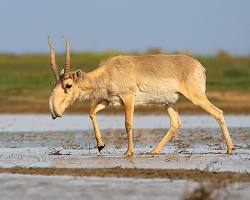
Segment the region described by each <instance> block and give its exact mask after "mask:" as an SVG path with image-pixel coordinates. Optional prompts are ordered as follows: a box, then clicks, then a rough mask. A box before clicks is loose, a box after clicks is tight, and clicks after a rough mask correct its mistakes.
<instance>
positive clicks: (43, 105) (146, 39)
mask: <svg viewBox="0 0 250 200" xmlns="http://www.w3.org/2000/svg"><path fill="white" fill-rule="evenodd" d="M249 7H250V2H249V1H247V0H242V1H240V3H239V2H237V1H233V0H220V1H216V0H210V1H199V0H189V1H180V0H176V1H166V0H158V1H143V0H133V1H132V0H127V1H117V0H106V1H97V0H91V1H80V0H74V1H66V0H60V1H59V0H54V1H50V0H43V1H32V0H24V1H17V0H1V4H0V11H1V12H0V24H1V32H0V33H1V34H0V35H1V37H0V113H48V112H49V109H48V97H49V94H50V91H51V89H52V88H53V82H54V81H53V75H52V73H51V71H50V68H49V54H48V53H49V49H48V45H47V37H48V35H50V36H51V37H52V39H53V42H54V46H55V49H56V53H57V57H56V59H57V65H58V66H61V67H62V66H63V64H64V59H65V57H64V43H63V40H62V35H64V36H66V37H67V38H68V39H69V41H70V46H71V52H72V55H71V62H72V66H73V67H74V69H77V68H81V69H82V70H84V71H90V70H92V69H94V68H96V67H97V66H98V63H99V62H100V61H102V60H105V59H107V58H108V57H111V56H115V55H119V54H139V55H143V54H158V53H166V54H179V53H181V54H187V55H191V56H193V57H194V58H197V59H198V60H199V61H200V62H201V63H202V64H203V66H204V67H205V68H206V74H207V95H208V97H209V98H210V100H211V101H212V102H213V103H214V104H215V105H217V106H218V107H220V108H222V109H223V110H224V111H225V112H226V113H249V112H250V104H249V102H250V93H249V91H250V39H249V36H250V12H249ZM178 109H179V110H180V111H181V112H188V113H194V112H195V113H196V112H200V110H199V109H197V108H194V107H193V106H192V105H191V103H189V102H188V101H187V100H186V99H184V98H181V99H180V103H179V104H178ZM86 110H87V107H86V105H84V104H83V103H81V104H79V103H76V104H75V105H74V106H73V107H72V108H70V109H68V112H85V111H86ZM112 111H113V112H115V111H116V110H114V109H112ZM137 111H138V112H146V111H148V112H158V111H159V112H160V111H161V109H159V108H138V109H137Z"/></svg>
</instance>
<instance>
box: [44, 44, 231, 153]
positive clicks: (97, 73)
mask: <svg viewBox="0 0 250 200" xmlns="http://www.w3.org/2000/svg"><path fill="white" fill-rule="evenodd" d="M48 42H49V47H50V66H51V69H52V72H53V73H54V76H55V79H56V83H55V87H54V89H53V91H52V94H51V96H50V98H49V107H50V111H51V115H52V117H53V119H55V118H56V117H61V116H62V114H63V112H64V111H65V109H66V108H67V107H68V106H69V105H71V104H72V103H73V102H74V101H76V100H85V101H90V102H91V108H90V112H89V115H90V118H91V120H92V123H93V128H94V132H95V139H96V142H97V147H98V150H99V151H101V150H102V149H103V148H104V146H105V145H104V143H103V141H102V137H101V133H100V131H99V128H98V125H97V121H96V113H97V112H98V111H100V110H102V109H104V108H105V107H107V106H108V105H124V108H125V109H124V110H125V127H126V131H127V137H128V148H127V151H126V155H132V154H133V140H132V125H133V114H134V106H135V105H148V104H162V105H163V106H165V107H166V110H167V112H168V115H169V118H170V128H169V130H168V131H167V133H166V134H165V136H164V137H163V138H162V140H161V141H160V143H159V144H158V145H157V146H156V147H155V148H154V149H153V150H152V151H151V153H152V154H156V153H159V152H160V150H161V149H162V147H163V146H164V145H165V144H166V143H167V142H168V141H169V140H170V139H171V137H172V136H173V135H174V133H175V132H176V129H177V128H179V127H180V126H181V121H180V119H179V116H178V113H177V111H176V109H175V107H174V104H175V103H176V101H177V99H178V96H179V94H182V95H184V96H185V97H187V98H188V99H189V100H190V101H191V102H192V103H193V104H195V105H197V106H200V107H201V108H203V109H204V110H205V111H207V112H208V113H210V114H211V115H212V116H213V117H214V118H215V119H216V121H217V122H218V124H219V125H220V127H221V130H222V132H223V135H224V138H225V141H226V145H227V153H229V154H230V153H232V151H233V143H232V140H231V137H230V135H229V132H228V129H227V127H226V124H225V120H224V116H223V112H222V111H221V110H220V109H218V108H216V107H215V106H214V105H213V104H212V103H210V102H209V100H208V99H207V97H206V94H205V90H206V86H205V82H206V76H205V69H204V67H203V66H202V65H201V64H200V63H199V62H198V61H197V60H195V59H193V58H191V57H189V56H185V55H149V56H116V57H113V58H111V59H108V60H107V61H105V62H104V63H102V64H100V66H99V67H98V68H96V69H95V70H93V71H91V72H88V73H86V72H83V71H81V70H79V69H78V70H77V71H74V72H72V71H71V70H70V50H69V45H68V43H67V40H65V44H66V63H65V66H64V72H63V73H61V74H59V73H58V71H57V66H56V62H55V52H54V48H53V46H52V43H51V41H50V39H49V41H48Z"/></svg>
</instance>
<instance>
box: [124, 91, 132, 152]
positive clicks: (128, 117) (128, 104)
mask: <svg viewBox="0 0 250 200" xmlns="http://www.w3.org/2000/svg"><path fill="white" fill-rule="evenodd" d="M122 100H123V103H124V109H125V126H126V131H127V135H128V149H127V152H126V153H125V155H127V156H131V155H133V153H134V146H133V137H132V125H133V115H134V95H133V94H126V95H123V96H122Z"/></svg>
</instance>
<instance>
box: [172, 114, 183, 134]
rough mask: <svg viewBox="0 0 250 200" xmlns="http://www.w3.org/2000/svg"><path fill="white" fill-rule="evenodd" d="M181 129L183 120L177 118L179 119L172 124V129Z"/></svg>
mask: <svg viewBox="0 0 250 200" xmlns="http://www.w3.org/2000/svg"><path fill="white" fill-rule="evenodd" d="M180 127H181V120H180V119H179V117H178V116H177V119H176V120H175V121H173V122H170V128H171V129H172V130H173V131H176V130H177V129H178V128H180Z"/></svg>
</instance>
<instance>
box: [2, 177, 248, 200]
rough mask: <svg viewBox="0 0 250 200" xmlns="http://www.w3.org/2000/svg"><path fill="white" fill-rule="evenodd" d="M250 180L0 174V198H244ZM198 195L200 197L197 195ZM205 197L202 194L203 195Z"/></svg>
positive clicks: (246, 194) (62, 199)
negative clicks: (222, 182)
mask: <svg viewBox="0 0 250 200" xmlns="http://www.w3.org/2000/svg"><path fill="white" fill-rule="evenodd" d="M249 186H250V184H249V183H247V182H245V183H232V184H227V185H219V184H214V183H213V184H205V183H200V182H195V181H190V180H189V181H187V180H171V179H158V178H154V179H145V178H124V177H121V178H114V177H86V176H83V177H81V176H65V175H63V176H44V175H43V176H40V175H19V174H17V175H14V174H0V191H1V198H2V199H6V200H8V199H17V197H18V199H20V200H22V199H25V200H30V199H61V200H64V199H77V198H79V199H109V200H112V199H121V200H123V199H124V200H125V199H126V200H127V199H139V200H140V199H143V200H145V199H146V200H147V199H164V200H165V199H171V200H172V199H173V200H180V199H197V198H195V197H197V196H198V197H206V198H207V199H208V197H209V199H216V200H220V199H221V200H222V199H230V200H231V199H232V200H233V199H248V197H249V194H250V192H249ZM199 199H201V198H199ZM203 199H205V198H203Z"/></svg>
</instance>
